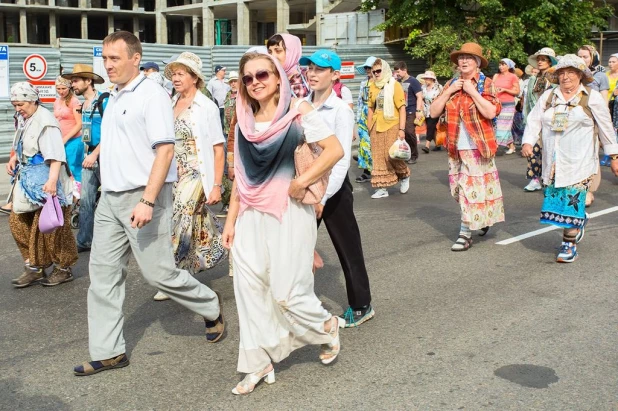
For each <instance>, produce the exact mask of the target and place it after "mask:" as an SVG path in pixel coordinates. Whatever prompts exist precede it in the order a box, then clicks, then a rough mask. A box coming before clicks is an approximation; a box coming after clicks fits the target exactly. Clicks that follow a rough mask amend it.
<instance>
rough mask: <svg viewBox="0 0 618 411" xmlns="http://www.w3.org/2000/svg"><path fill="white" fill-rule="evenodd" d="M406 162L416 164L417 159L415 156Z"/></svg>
mask: <svg viewBox="0 0 618 411" xmlns="http://www.w3.org/2000/svg"><path fill="white" fill-rule="evenodd" d="M406 163H408V164H416V159H415V158H411V159H409V160H408V161H406Z"/></svg>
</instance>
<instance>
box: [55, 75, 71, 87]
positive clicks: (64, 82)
mask: <svg viewBox="0 0 618 411" xmlns="http://www.w3.org/2000/svg"><path fill="white" fill-rule="evenodd" d="M58 86H64V87H66V88H71V80H69V79H66V78H64V77H61V76H58V77H56V87H58Z"/></svg>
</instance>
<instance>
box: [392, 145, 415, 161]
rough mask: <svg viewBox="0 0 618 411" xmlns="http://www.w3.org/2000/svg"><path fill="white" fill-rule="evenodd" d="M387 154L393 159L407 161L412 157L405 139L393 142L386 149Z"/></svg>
mask: <svg viewBox="0 0 618 411" xmlns="http://www.w3.org/2000/svg"><path fill="white" fill-rule="evenodd" d="M388 155H389V156H390V157H391V158H392V159H393V160H404V161H407V160H409V159H410V157H412V150H411V149H410V146H409V145H408V143H406V141H405V140H397V141H395V142H394V143H393V145H392V146H391V148H389V149H388Z"/></svg>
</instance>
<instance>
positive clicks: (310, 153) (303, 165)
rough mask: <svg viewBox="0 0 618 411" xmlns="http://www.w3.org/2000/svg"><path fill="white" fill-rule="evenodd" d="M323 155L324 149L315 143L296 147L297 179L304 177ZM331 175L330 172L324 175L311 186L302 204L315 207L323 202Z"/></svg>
mask: <svg viewBox="0 0 618 411" xmlns="http://www.w3.org/2000/svg"><path fill="white" fill-rule="evenodd" d="M321 153H322V148H321V147H320V146H318V145H317V144H314V143H311V144H308V143H307V142H306V141H303V143H302V144H300V145H299V146H298V147H296V149H295V150H294V168H295V169H296V177H298V176H301V175H303V173H305V172H306V171H307V170H309V169H310V168H311V166H312V165H313V163H314V162H315V160H316V159H317V158H318V157H319V156H320V154H321ZM329 175H330V171H328V172H326V173H324V174H323V175H322V176H321V177H320V178H319V179H317V180H316V181H315V182H314V183H313V184H311V185H309V187H307V190H306V191H305V196H304V197H303V199H302V201H301V203H303V204H310V205H314V204H318V203H319V202H320V201H322V197H324V194H326V187H327V186H328V176H329Z"/></svg>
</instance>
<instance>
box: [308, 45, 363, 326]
mask: <svg viewBox="0 0 618 411" xmlns="http://www.w3.org/2000/svg"><path fill="white" fill-rule="evenodd" d="M300 64H301V65H302V66H309V68H308V69H307V81H308V82H309V86H310V87H311V90H312V91H311V94H309V96H307V97H306V100H307V101H309V102H310V103H311V105H312V106H313V108H314V109H316V110H317V112H318V114H319V115H320V117H321V118H322V120H323V121H324V123H326V125H327V126H328V128H330V129H331V130H333V131H334V132H335V136H337V138H338V139H339V142H340V143H341V146H342V147H343V153H344V154H343V158H342V159H341V160H339V161H338V162H337V164H335V166H334V167H333V169H332V171H331V174H330V177H329V179H328V186H327V187H326V194H325V195H324V198H323V199H322V203H321V204H318V205H316V206H315V208H316V216H317V218H318V226H319V225H320V222H321V221H322V219H324V223H325V224H326V229H327V230H328V235H329V236H330V239H331V241H332V242H333V245H334V246H335V250H336V251H337V256H338V257H339V262H340V263H341V268H342V269H343V276H344V277H345V284H346V289H347V293H348V304H349V306H348V308H347V309H346V311H345V312H344V313H343V314H342V315H341V317H342V318H343V319H344V320H345V326H346V328H349V327H357V326H359V325H361V324H362V323H364V322H365V321H368V320H370V319H371V318H373V316H374V315H375V313H374V310H373V308H372V307H371V291H370V288H369V277H368V276H367V268H366V267H365V257H364V256H363V245H362V242H361V235H360V230H359V228H358V223H357V221H356V217H355V216H354V195H353V194H352V184H351V183H350V179H349V177H348V168H349V167H350V158H351V157H352V153H351V151H352V135H353V132H354V113H353V112H352V109H351V108H350V106H348V105H347V104H346V103H345V102H344V101H343V100H342V99H340V98H339V97H337V95H336V94H335V91H334V90H333V82H334V81H335V80H336V79H338V78H339V71H340V70H341V59H340V58H339V56H338V55H337V53H335V52H334V51H332V50H318V51H316V52H315V53H313V55H312V56H311V57H303V58H301V59H300Z"/></svg>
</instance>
